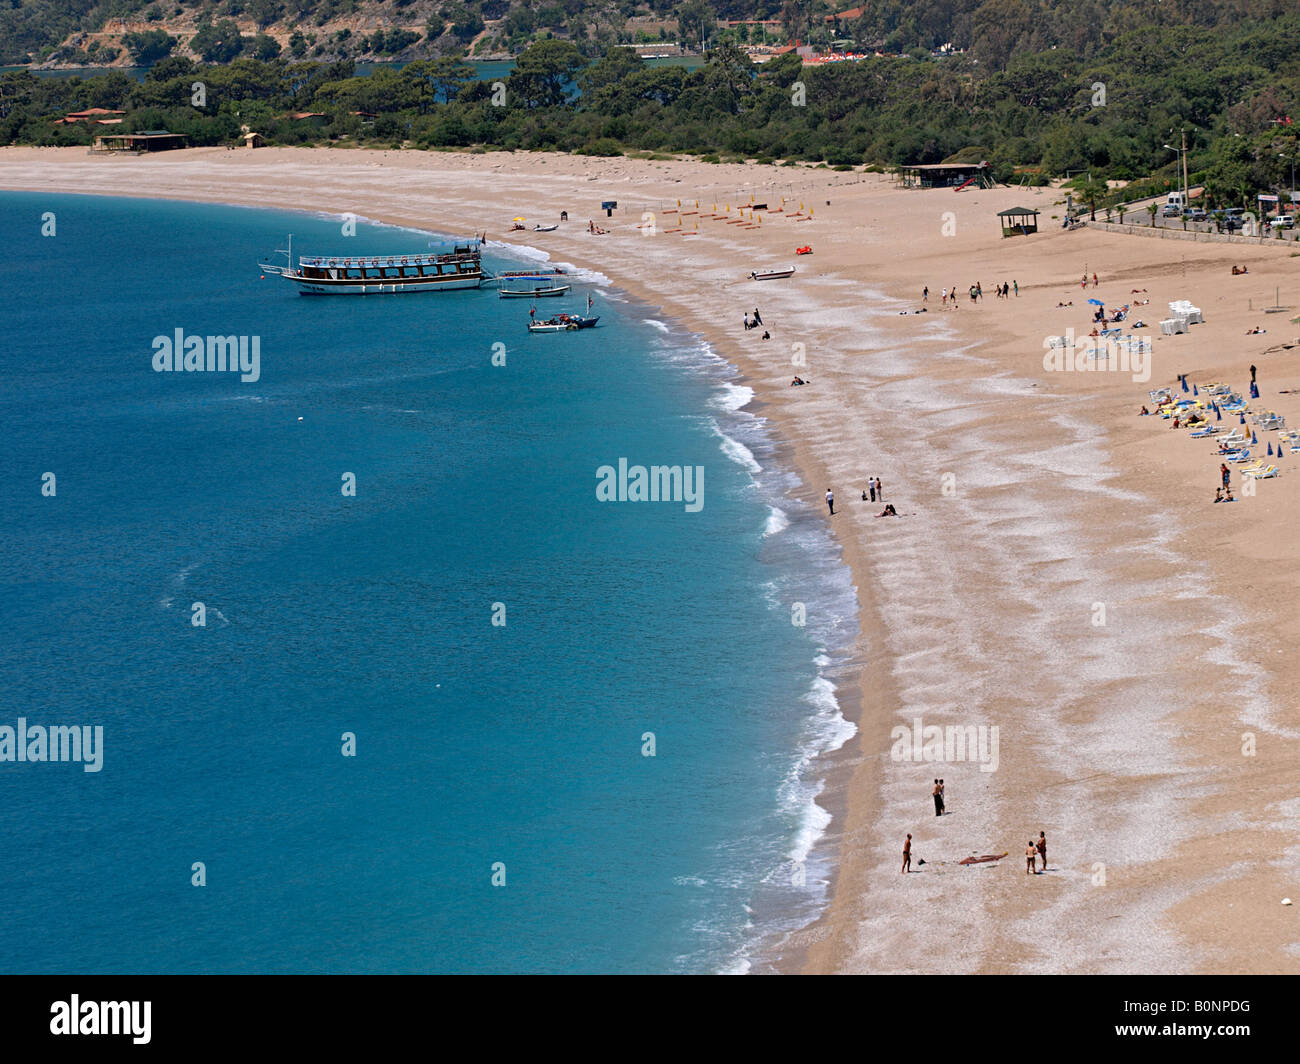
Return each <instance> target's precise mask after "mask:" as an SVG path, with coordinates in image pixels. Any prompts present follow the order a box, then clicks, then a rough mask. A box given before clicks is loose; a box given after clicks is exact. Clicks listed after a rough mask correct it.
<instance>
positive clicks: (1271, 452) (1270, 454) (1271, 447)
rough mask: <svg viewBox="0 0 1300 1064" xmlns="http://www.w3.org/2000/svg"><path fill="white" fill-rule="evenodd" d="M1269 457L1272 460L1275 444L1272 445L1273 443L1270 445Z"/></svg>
mask: <svg viewBox="0 0 1300 1064" xmlns="http://www.w3.org/2000/svg"><path fill="white" fill-rule="evenodd" d="M1268 456H1269V457H1270V458H1272V457H1273V444H1272V443H1271V442H1270V443H1269V445H1268Z"/></svg>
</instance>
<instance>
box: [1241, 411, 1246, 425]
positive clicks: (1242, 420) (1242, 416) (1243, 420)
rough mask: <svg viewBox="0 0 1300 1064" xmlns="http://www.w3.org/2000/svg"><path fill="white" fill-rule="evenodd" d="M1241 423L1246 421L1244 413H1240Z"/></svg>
mask: <svg viewBox="0 0 1300 1064" xmlns="http://www.w3.org/2000/svg"><path fill="white" fill-rule="evenodd" d="M1241 423H1242V424H1243V425H1244V424H1245V423H1246V415H1245V414H1242V415H1241Z"/></svg>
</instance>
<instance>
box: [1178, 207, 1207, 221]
mask: <svg viewBox="0 0 1300 1064" xmlns="http://www.w3.org/2000/svg"><path fill="white" fill-rule="evenodd" d="M1183 214H1184V215H1185V216H1186V218H1187V220H1188V221H1189V222H1203V221H1205V219H1206V218H1207V217H1208V215H1206V213H1205V208H1204V207H1188V208H1187V210H1186V211H1184V212H1183Z"/></svg>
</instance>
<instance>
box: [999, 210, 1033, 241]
mask: <svg viewBox="0 0 1300 1064" xmlns="http://www.w3.org/2000/svg"><path fill="white" fill-rule="evenodd" d="M998 218H1000V219H1001V220H1002V235H1003V236H1028V235H1029V234H1030V233H1036V232H1038V212H1037V211H1036V210H1033V209H1032V208H1030V207H1011V208H1009V209H1008V210H1005V211H998Z"/></svg>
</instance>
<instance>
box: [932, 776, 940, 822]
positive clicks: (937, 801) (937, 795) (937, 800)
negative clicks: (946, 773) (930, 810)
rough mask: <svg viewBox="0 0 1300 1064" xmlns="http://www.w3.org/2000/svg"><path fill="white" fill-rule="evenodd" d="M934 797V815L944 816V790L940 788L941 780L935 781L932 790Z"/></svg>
mask: <svg viewBox="0 0 1300 1064" xmlns="http://www.w3.org/2000/svg"><path fill="white" fill-rule="evenodd" d="M930 795H931V797H933V798H934V815H935V816H943V791H941V790H940V789H939V781H938V780H935V781H934V790H932V791H931V792H930Z"/></svg>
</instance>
